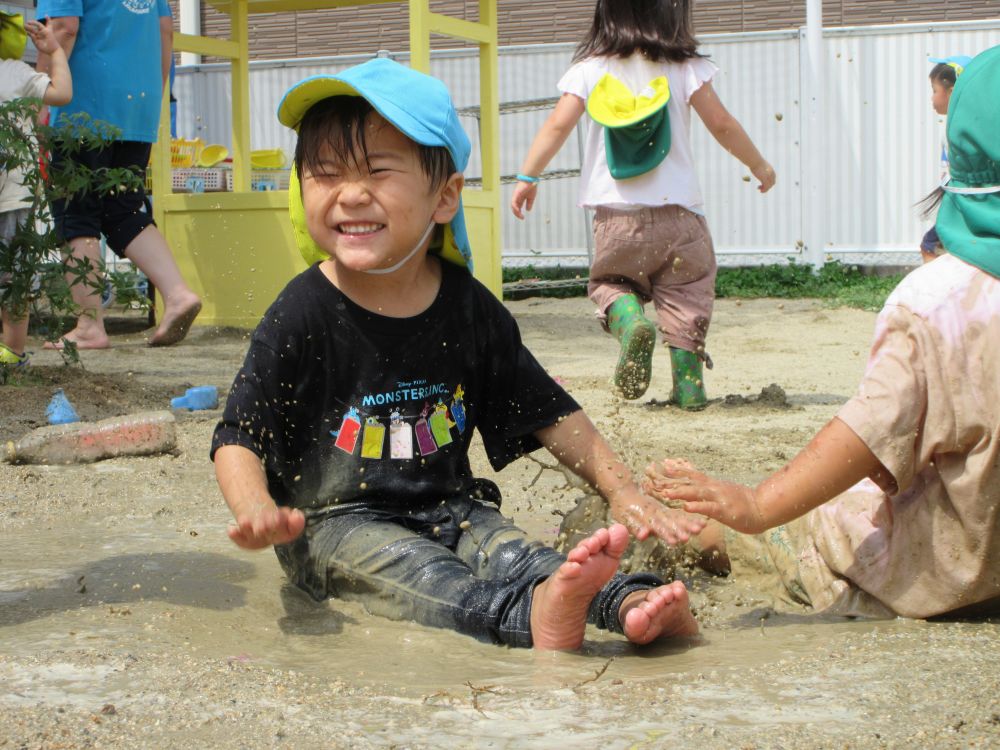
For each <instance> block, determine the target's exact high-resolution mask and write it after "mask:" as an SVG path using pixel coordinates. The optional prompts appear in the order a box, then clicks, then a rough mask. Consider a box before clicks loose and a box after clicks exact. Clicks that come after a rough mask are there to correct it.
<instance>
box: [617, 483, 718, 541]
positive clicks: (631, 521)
mask: <svg viewBox="0 0 1000 750" xmlns="http://www.w3.org/2000/svg"><path fill="white" fill-rule="evenodd" d="M609 505H610V507H611V516H612V518H614V519H615V520H616V521H618V522H619V523H623V524H625V526H626V527H627V528H628V530H629V531H631V532H632V534H633V535H635V538H636V539H639V540H642V539H645V538H646V537H648V536H649V535H650V534H653V535H654V536H656V537H658V538H660V539H662V540H663V541H664V542H666V543H667V544H683V543H684V542H686V541H688V540H689V539H690V538H691V537H693V536H695V535H696V534H698V533H699V532H700V531H701V530H702V529H704V528H705V523H706V521H705V519H704V518H701V517H699V516H693V515H691V514H689V513H685V512H684V511H681V510H675V509H673V508H666V507H664V506H663V505H662V504H661V503H659V502H657V501H656V500H654V499H653V498H651V497H647V496H646V495H643V494H641V493H639V492H634V493H628V494H625V493H622V494H619V495H616V496H615V497H614V498H612V499H611V501H610V502H609Z"/></svg>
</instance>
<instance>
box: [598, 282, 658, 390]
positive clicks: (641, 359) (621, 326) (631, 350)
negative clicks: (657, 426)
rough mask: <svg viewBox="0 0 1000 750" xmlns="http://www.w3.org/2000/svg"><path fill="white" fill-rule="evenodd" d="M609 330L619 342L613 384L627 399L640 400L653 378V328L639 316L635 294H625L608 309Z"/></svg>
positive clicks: (654, 329) (640, 314) (654, 336)
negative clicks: (618, 353)
mask: <svg viewBox="0 0 1000 750" xmlns="http://www.w3.org/2000/svg"><path fill="white" fill-rule="evenodd" d="M608 329H609V330H610V331H611V333H613V334H614V335H615V337H616V338H617V339H618V341H619V342H620V343H621V355H620V356H619V357H618V366H617V367H615V377H614V383H615V386H616V387H617V388H618V390H620V391H621V393H622V395H623V396H624V397H625V398H627V399H633V398H639V397H640V396H641V395H642V394H644V393H645V392H646V389H647V388H649V380H650V378H651V377H652V376H653V349H655V348H656V326H654V325H653V324H652V323H651V322H650V321H649V320H648V319H647V318H646V316H645V315H643V314H642V304H641V303H640V302H639V298H638V297H636V296H635V295H634V294H624V295H622V296H621V297H619V298H618V299H616V300H615V301H614V302H612V303H611V307H609V308H608Z"/></svg>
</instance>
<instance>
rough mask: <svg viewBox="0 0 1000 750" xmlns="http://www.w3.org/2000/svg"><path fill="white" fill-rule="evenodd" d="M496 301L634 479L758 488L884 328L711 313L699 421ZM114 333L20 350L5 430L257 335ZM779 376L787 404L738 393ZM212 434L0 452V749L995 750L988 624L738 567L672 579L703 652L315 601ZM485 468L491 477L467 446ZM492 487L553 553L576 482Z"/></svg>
mask: <svg viewBox="0 0 1000 750" xmlns="http://www.w3.org/2000/svg"><path fill="white" fill-rule="evenodd" d="M510 307H511V309H512V310H513V311H514V313H515V314H516V316H517V317H518V320H519V321H520V323H521V326H522V332H523V334H524V338H525V340H526V341H527V343H528V345H529V346H530V347H532V349H533V350H534V351H535V352H536V354H537V355H538V357H539V359H540V360H541V361H542V363H543V364H544V365H545V366H546V367H547V368H548V369H549V370H550V372H551V373H552V374H553V375H555V376H557V377H559V378H561V379H562V381H563V382H564V384H565V385H566V387H567V388H568V389H569V390H570V392H571V393H572V394H573V395H574V396H575V397H576V398H577V399H578V400H579V401H580V403H581V404H582V405H583V406H584V408H585V409H586V410H587V411H588V413H589V414H590V415H591V418H592V419H593V420H594V421H595V422H596V423H597V424H598V426H599V427H600V428H601V429H602V430H603V431H604V432H605V434H606V435H607V436H608V437H609V439H610V440H611V442H612V443H613V444H614V445H615V446H616V447H617V448H619V449H620V450H621V451H622V453H623V454H624V455H625V456H626V457H627V459H628V461H629V463H630V464H631V465H632V466H633V467H634V468H636V469H641V467H642V466H644V465H645V463H646V462H647V461H648V460H650V459H652V458H658V457H661V456H664V455H674V456H684V457H687V458H689V459H691V460H692V461H693V462H694V463H695V464H696V465H698V466H700V467H702V468H704V469H706V470H708V471H711V472H715V473H718V474H721V475H724V476H727V477H730V478H733V479H737V480H741V481H748V482H752V481H756V480H758V479H760V478H761V477H762V476H764V475H765V474H766V473H768V472H770V471H773V470H774V469H776V468H778V467H779V466H780V465H782V464H783V463H784V461H785V460H786V459H788V458H790V457H791V456H792V455H794V453H795V452H796V451H797V450H798V449H799V448H800V447H802V446H803V445H804V444H805V442H806V441H807V440H808V438H809V437H810V436H811V435H812V434H813V433H814V432H815V430H816V429H818V428H819V427H820V426H821V425H822V424H823V423H824V422H825V421H826V420H828V419H829V418H830V417H831V416H832V415H833V414H834V413H835V412H836V410H837V408H838V407H839V405H840V404H842V403H843V402H844V401H845V400H846V399H847V398H848V397H849V396H850V395H851V393H852V392H853V389H854V387H855V385H856V383H857V381H858V379H859V378H860V375H861V372H862V369H863V366H864V361H865V356H866V352H867V349H868V345H869V341H870V336H871V330H872V325H873V323H874V315H873V314H871V313H866V312H860V311H856V310H842V309H836V310H834V309H828V308H826V307H824V306H823V305H822V303H818V302H813V301H785V302H784V303H779V302H777V301H773V300H755V301H745V302H742V303H739V302H734V301H726V300H723V301H721V302H720V303H719V304H718V306H717V313H716V316H715V320H714V322H713V330H712V333H711V336H710V347H709V351H710V353H711V355H712V357H713V358H714V360H715V363H716V367H715V370H714V371H711V372H709V373H708V374H707V376H706V382H707V385H708V388H709V395H710V396H712V397H717V398H720V401H719V402H716V403H713V405H712V406H711V407H710V408H708V409H707V410H705V411H703V412H700V413H693V414H689V413H685V412H681V411H679V410H677V409H673V408H670V407H665V406H662V405H656V404H655V403H654V404H651V403H649V402H651V401H664V400H665V399H666V398H667V396H668V395H669V388H670V376H669V371H668V367H667V365H668V359H667V355H666V352H665V351H662V350H661V351H658V352H657V354H656V359H655V368H656V369H655V374H654V380H653V384H652V386H651V388H650V391H649V393H648V394H647V396H646V397H644V398H643V399H642V400H641V401H639V402H634V403H631V402H630V403H626V402H622V401H620V400H618V399H616V398H615V397H614V396H613V395H612V394H611V391H610V389H609V388H608V385H607V381H608V376H609V375H610V370H611V368H612V367H613V366H614V362H615V361H616V357H617V353H616V345H615V342H614V341H613V340H612V339H611V338H610V337H608V336H606V335H604V334H603V333H601V332H600V330H599V328H598V327H597V325H596V324H595V323H594V322H593V320H592V319H591V310H590V306H589V304H588V303H587V302H586V301H585V300H581V299H576V300H544V301H542V300H523V301H519V302H513V303H510ZM114 343H115V347H116V348H115V349H113V350H111V351H109V352H84V353H83V360H84V363H85V366H86V368H87V372H86V374H85V375H80V374H79V373H77V374H76V375H75V376H74V375H73V374H72V373H65V372H63V371H62V370H59V369H54V368H56V367H57V366H58V364H59V359H58V355H57V354H55V353H53V352H42V351H41V347H40V346H36V347H35V349H36V351H37V352H38V353H37V354H36V355H35V358H34V360H33V362H34V363H35V364H36V365H37V366H39V372H42V373H44V377H43V378H42V379H41V380H40V381H39V382H38V383H36V384H35V385H30V384H29V385H25V386H21V387H18V388H11V387H10V386H6V387H0V439H2V440H7V439H11V438H14V437H17V436H19V435H20V434H22V433H24V432H26V431H27V430H28V429H30V428H31V427H32V426H35V425H36V424H40V423H41V422H42V421H43V420H44V405H45V402H46V401H47V399H48V397H49V396H50V395H51V390H52V387H53V383H58V384H59V385H61V386H62V387H65V388H66V390H67V393H68V394H69V396H70V398H71V400H72V401H73V402H74V405H76V406H77V408H78V410H79V411H80V412H81V414H82V416H84V417H85V418H88V419H96V418H100V417H103V416H109V415H111V414H115V413H123V412H126V411H134V410H138V409H140V408H146V409H152V408H164V407H165V406H166V405H167V404H168V401H169V397H170V396H171V395H181V394H182V393H183V390H184V388H185V387H187V386H190V385H203V384H214V385H218V386H220V388H225V387H228V385H229V383H230V381H231V379H232V377H233V375H234V374H235V371H236V369H237V367H238V366H239V363H240V361H241V360H242V356H243V353H244V350H245V347H246V341H245V335H244V334H239V333H234V332H216V331H209V330H205V329H196V331H195V332H194V333H193V334H192V335H191V337H190V338H189V340H188V341H187V342H185V343H184V344H182V345H181V346H178V347H174V348H171V349H149V348H146V347H145V346H144V345H143V340H142V336H141V335H140V334H138V333H131V334H127V335H118V336H115V337H114ZM50 366H51V368H53V369H50ZM771 383H776V384H778V385H779V386H780V387H781V388H782V389H783V390H784V392H785V394H786V396H787V400H788V406H785V407H782V406H781V405H780V404H775V403H773V402H772V403H768V402H767V401H766V400H761V401H756V402H755V400H754V399H752V398H750V399H749V400H747V399H746V397H753V396H755V395H757V394H759V393H760V392H761V390H762V389H763V388H765V387H766V386H768V385H769V384H771ZM726 395H729V396H742V397H744V399H743V400H741V399H738V398H730V399H727V401H728V405H727V404H726V403H724V402H723V401H722V400H721V397H723V396H726ZM741 401H742V402H741ZM39 410H40V411H39ZM216 418H217V412H212V413H197V412H196V413H193V414H189V415H183V416H181V417H180V421H179V425H178V426H179V446H178V447H179V450H178V452H177V455H174V456H158V457H152V458H139V459H116V460H112V461H105V462H100V463H97V464H93V465H89V466H69V467H45V466H18V467H12V466H8V465H6V464H0V539H2V540H3V544H2V546H0V747H29V748H36V747H37V748H56V747H129V748H131V747H150V748H174V747H176V748H182V747H183V748H188V747H220V748H237V747H239V748H265V747H336V748H340V747H345V748H346V747H351V748H354V747H405V748H425V747H426V748H430V747H439V746H448V747H459V748H524V747H529V748H534V747H538V748H541V747H546V748H548V747H553V746H556V747H589V746H600V747H607V748H646V747H650V748H655V747H698V748H732V747H747V748H757V747H760V748H766V747H782V748H812V747H838V748H840V747H904V746H917V747H990V746H1000V697H998V696H1000V676H998V673H997V670H996V665H997V664H998V663H1000V627H998V624H997V622H996V621H975V622H933V623H928V622H922V621H909V620H893V621H852V620H847V619H843V618H832V619H823V618H818V617H816V616H813V615H810V614H809V613H808V612H807V611H805V610H796V609H795V608H793V607H789V606H787V605H784V604H782V603H779V602H775V601H773V600H772V599H771V598H770V597H769V596H767V595H765V594H763V593H761V590H760V588H759V587H758V586H757V584H758V583H759V581H756V580H755V578H754V575H753V573H752V571H751V570H749V569H746V568H744V567H743V566H741V565H739V564H737V566H736V568H735V570H734V573H733V575H731V576H730V577H729V578H727V579H719V578H713V577H710V576H708V575H706V574H701V573H691V574H686V579H685V580H686V582H687V583H688V584H689V587H690V588H691V589H692V592H693V593H692V601H693V604H694V606H695V608H696V611H697V615H698V619H699V620H700V622H701V624H702V634H701V635H700V636H698V637H696V638H692V639H685V640H682V641H678V642H674V643H669V644H659V645H655V646H653V647H647V648H643V649H640V648H633V647H631V646H629V645H628V644H625V643H623V642H621V641H620V640H618V639H617V638H616V637H613V636H607V635H605V634H602V633H600V632H598V631H594V630H589V631H588V636H587V642H586V643H585V646H584V648H583V650H582V651H581V652H580V653H575V654H535V653H533V652H531V651H516V650H509V649H505V648H500V647H495V646H490V645H485V644H481V643H478V642H476V641H474V640H472V639H470V638H465V637H462V636H459V635H456V634H453V633H450V632H442V631H433V630H429V629H426V628H422V627H420V626H417V625H414V624H412V623H397V622H391V621H388V620H384V619H380V618H375V617H371V616H369V615H367V614H366V613H365V612H364V611H363V610H362V609H361V608H360V607H358V606H357V605H354V604H350V603H343V602H338V601H333V602H328V603H326V604H324V605H320V606H317V605H314V604H312V603H310V602H309V601H308V600H306V599H305V598H304V597H302V596H300V595H299V594H298V593H296V592H295V591H293V590H291V589H289V588H288V587H287V586H285V585H283V580H282V574H281V572H280V570H279V568H278V565H277V562H276V560H275V559H274V556H273V554H272V553H271V552H263V553H257V554H251V553H246V552H242V551H240V550H238V549H237V548H236V547H234V546H233V545H232V544H231V543H230V542H229V541H228V539H227V538H226V537H225V528H226V525H227V523H228V521H229V515H228V511H227V510H226V508H225V505H224V503H223V501H222V499H221V496H220V494H219V492H218V489H217V487H216V484H215V480H214V477H213V473H212V467H211V464H210V463H209V462H208V460H207V447H208V442H209V437H210V435H211V432H212V429H213V427H214V423H215V419H216ZM539 457H541V456H539ZM473 463H474V466H475V468H476V470H477V471H479V472H481V473H482V474H483V475H486V476H493V474H492V472H491V471H490V469H489V468H488V464H487V462H486V460H485V457H484V456H483V454H482V452H481V450H480V449H479V448H478V447H477V448H476V451H475V454H474V456H473ZM495 478H496V479H497V481H498V483H499V485H500V487H501V489H502V490H503V492H504V496H505V505H504V508H505V510H506V512H507V513H509V514H511V515H513V516H514V518H515V519H516V520H517V521H518V522H519V523H520V524H522V525H523V526H524V527H525V528H527V529H529V530H530V531H531V532H532V533H533V534H536V535H537V536H539V537H540V538H543V539H545V540H547V541H549V542H553V543H554V542H555V540H556V536H557V534H558V529H559V523H560V520H561V516H560V514H561V513H565V512H567V511H569V510H570V509H571V508H572V507H573V506H574V504H575V502H576V500H577V498H579V497H580V496H581V494H582V492H581V490H580V489H578V488H576V487H572V486H569V487H567V486H566V480H565V477H564V476H563V475H562V474H560V473H558V472H555V471H549V470H545V469H543V468H542V467H541V466H540V465H539V464H538V463H537V462H535V461H532V460H522V461H519V462H517V463H516V464H515V465H513V466H511V467H509V468H508V469H506V470H504V471H503V472H502V473H501V474H499V475H498V476H495Z"/></svg>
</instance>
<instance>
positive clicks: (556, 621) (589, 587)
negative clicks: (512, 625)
mask: <svg viewBox="0 0 1000 750" xmlns="http://www.w3.org/2000/svg"><path fill="white" fill-rule="evenodd" d="M628 541H629V535H628V529H626V528H625V527H624V526H622V525H621V524H617V523H616V524H614V525H613V526H611V527H610V528H607V529H598V530H597V531H595V532H594V533H593V534H592V535H591V536H589V537H587V538H586V539H584V540H583V541H582V542H580V543H579V544H578V545H576V547H574V548H573V549H572V550H570V552H569V554H568V555H566V562H564V563H563V564H562V565H560V566H559V568H558V569H557V570H556V572H555V573H553V574H552V575H551V576H549V577H548V578H547V579H546V580H545V581H543V582H542V583H540V584H538V586H536V587H535V590H534V593H533V594H532V600H531V637H532V641H533V643H534V646H535V648H539V649H549V650H558V651H567V650H573V649H577V648H579V647H580V645H581V644H582V643H583V634H584V631H585V630H586V627H587V612H588V610H589V609H590V602H591V600H592V599H593V598H594V597H595V596H596V595H597V592H598V591H600V590H601V589H602V588H603V587H604V584H606V583H607V582H608V581H610V580H611V578H612V576H614V574H615V573H616V572H617V570H618V565H619V563H620V562H621V556H622V554H623V553H624V552H625V548H626V547H627V546H628ZM642 593H645V592H642Z"/></svg>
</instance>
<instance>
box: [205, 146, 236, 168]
mask: <svg viewBox="0 0 1000 750" xmlns="http://www.w3.org/2000/svg"><path fill="white" fill-rule="evenodd" d="M227 156H229V149H228V148H226V147H225V146H222V145H220V144H218V143H211V144H209V145H208V146H205V147H204V148H203V149H202V150H201V154H200V155H199V156H198V166H199V167H204V168H205V169H208V168H209V167H214V166H215V165H216V164H218V163H219V162H220V161H223V160H224V159H225V158H226V157H227Z"/></svg>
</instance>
